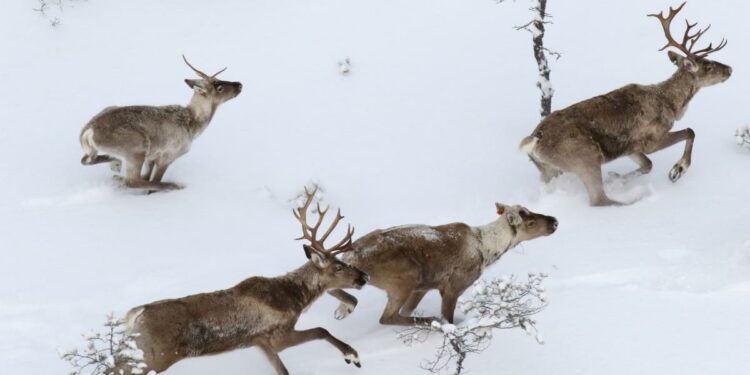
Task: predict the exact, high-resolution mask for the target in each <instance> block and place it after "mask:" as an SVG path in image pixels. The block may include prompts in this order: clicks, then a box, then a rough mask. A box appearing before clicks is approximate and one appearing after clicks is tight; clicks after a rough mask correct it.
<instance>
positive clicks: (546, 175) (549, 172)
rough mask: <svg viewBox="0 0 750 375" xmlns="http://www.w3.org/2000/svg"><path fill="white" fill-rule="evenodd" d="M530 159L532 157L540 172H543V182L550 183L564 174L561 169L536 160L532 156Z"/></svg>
mask: <svg viewBox="0 0 750 375" xmlns="http://www.w3.org/2000/svg"><path fill="white" fill-rule="evenodd" d="M529 159H531V162H532V163H534V165H535V166H536V168H537V169H538V170H539V173H541V174H542V182H544V183H545V184H548V183H549V182H550V181H552V179H553V178H555V177H557V176H559V175H561V174H562V171H561V170H559V169H557V168H553V167H551V166H549V165H547V164H544V163H541V162H539V161H536V160H535V159H534V158H532V157H531V156H529Z"/></svg>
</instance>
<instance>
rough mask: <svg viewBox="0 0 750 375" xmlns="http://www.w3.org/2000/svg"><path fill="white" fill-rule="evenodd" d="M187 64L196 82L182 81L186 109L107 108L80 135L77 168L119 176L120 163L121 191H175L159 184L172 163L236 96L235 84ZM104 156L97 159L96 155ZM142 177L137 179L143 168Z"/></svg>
mask: <svg viewBox="0 0 750 375" xmlns="http://www.w3.org/2000/svg"><path fill="white" fill-rule="evenodd" d="M182 58H183V60H185V64H187V65H188V66H189V67H190V68H191V69H193V71H195V73H197V74H198V76H199V77H201V79H186V80H185V83H187V85H188V86H189V87H190V88H191V89H193V91H194V94H193V98H192V99H191V100H190V104H189V105H188V106H187V107H183V106H179V105H168V106H163V107H153V106H128V107H108V108H106V109H104V110H103V111H101V112H100V113H99V114H98V115H96V116H94V118H92V119H91V121H89V123H88V124H86V126H84V127H83V129H82V130H81V136H80V141H81V147H82V148H83V151H84V153H85V155H84V156H83V158H82V159H81V164H83V165H93V164H99V163H110V167H111V168H112V170H114V171H118V172H119V171H120V168H121V165H122V161H125V165H126V174H125V179H124V180H125V185H126V186H128V187H132V188H142V189H148V190H151V191H158V190H173V189H180V188H181V187H182V186H180V185H178V184H175V183H172V182H162V181H161V179H162V177H163V176H164V173H165V172H166V171H167V168H168V167H169V165H170V164H172V162H174V161H175V160H176V159H177V158H179V157H180V156H182V155H184V154H185V153H187V152H188V150H190V144H191V143H192V142H193V140H194V139H195V138H196V137H198V136H199V135H200V134H201V133H202V132H203V130H205V129H206V127H207V126H208V123H209V122H211V118H213V116H214V113H215V112H216V109H217V108H218V107H219V105H220V104H222V103H224V102H226V101H228V100H230V99H232V98H235V97H236V96H237V95H239V94H240V92H241V91H242V84H241V83H239V82H228V81H221V80H219V79H217V78H216V76H217V75H219V73H221V72H223V71H224V70H226V68H224V69H222V70H220V71H219V72H218V73H215V74H214V75H212V76H209V75H208V74H206V73H203V72H201V71H200V70H198V69H196V68H194V67H193V66H192V65H190V63H189V62H188V61H187V59H186V58H185V56H182ZM100 152H101V153H104V155H99V153H100ZM144 165H146V172H145V174H144V175H141V172H142V169H143V166H144Z"/></svg>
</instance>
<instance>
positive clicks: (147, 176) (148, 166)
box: [143, 160, 156, 181]
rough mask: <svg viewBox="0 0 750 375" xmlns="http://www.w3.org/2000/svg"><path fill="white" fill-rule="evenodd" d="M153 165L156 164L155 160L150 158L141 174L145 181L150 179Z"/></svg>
mask: <svg viewBox="0 0 750 375" xmlns="http://www.w3.org/2000/svg"><path fill="white" fill-rule="evenodd" d="M154 165H156V161H154V160H151V161H149V162H148V163H146V173H145V174H143V179H144V180H146V181H151V176H152V175H153V173H154Z"/></svg>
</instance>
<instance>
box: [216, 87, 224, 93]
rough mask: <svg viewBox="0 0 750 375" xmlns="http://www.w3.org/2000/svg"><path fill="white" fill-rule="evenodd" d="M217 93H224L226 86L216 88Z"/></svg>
mask: <svg viewBox="0 0 750 375" xmlns="http://www.w3.org/2000/svg"><path fill="white" fill-rule="evenodd" d="M216 91H218V92H222V91H224V86H222V85H218V86H216Z"/></svg>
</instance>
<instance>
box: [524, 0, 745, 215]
mask: <svg viewBox="0 0 750 375" xmlns="http://www.w3.org/2000/svg"><path fill="white" fill-rule="evenodd" d="M683 6H685V3H683V4H682V5H681V6H680V7H679V8H677V10H675V9H672V8H670V10H669V16H667V17H664V16H663V13H660V14H658V15H656V14H651V15H650V16H652V17H657V18H658V19H659V21H660V23H661V26H662V28H663V29H664V35H665V36H666V38H667V42H668V43H667V45H666V46H664V48H662V50H664V49H666V48H667V47H674V48H676V49H678V50H679V51H680V52H682V53H683V54H684V56H682V55H679V54H677V53H675V52H672V51H669V53H668V55H669V59H670V60H671V61H672V62H673V63H674V64H675V65H677V72H675V73H674V74H673V75H672V77H671V78H669V79H668V80H666V81H664V82H662V83H659V84H655V85H648V86H644V85H635V84H631V85H627V86H625V87H622V88H620V89H617V90H615V91H612V92H610V93H608V94H605V95H601V96H597V97H595V98H592V99H588V100H585V101H582V102H580V103H577V104H574V105H572V106H570V107H568V108H565V109H562V110H559V111H555V112H553V113H552V114H550V115H549V116H548V117H546V118H545V119H544V120H543V121H542V122H541V123H540V124H539V125H538V126H537V127H536V129H535V130H534V132H533V133H532V134H531V135H530V136H528V137H526V138H524V139H523V140H522V141H521V145H520V148H521V150H522V151H524V152H525V153H527V154H528V155H529V157H530V158H531V161H532V162H533V163H534V164H535V165H536V167H537V168H538V169H539V171H540V172H541V174H542V180H543V181H544V182H549V181H550V180H551V179H552V178H554V177H556V176H558V175H559V174H561V173H562V172H570V173H574V174H576V175H577V176H578V177H579V178H580V179H581V181H583V183H584V185H586V190H587V192H588V196H589V202H590V203H591V205H593V206H605V205H612V204H621V203H620V202H616V201H613V200H611V199H610V198H609V197H607V195H606V194H605V193H604V187H603V182H602V164H604V163H607V162H610V161H612V160H615V159H617V158H620V157H622V156H628V157H629V158H630V159H632V160H633V161H634V162H636V163H637V164H638V166H639V167H640V168H638V169H637V170H635V171H633V172H630V173H628V174H627V175H626V177H632V176H637V175H641V174H645V173H648V172H650V171H651V166H652V163H651V160H649V158H648V157H647V156H646V155H647V154H651V153H654V152H657V151H659V150H662V149H665V148H667V147H669V146H672V145H674V144H676V143H678V142H682V141H685V150H684V152H683V155H682V158H680V160H679V161H677V163H676V164H675V165H674V167H672V169H671V170H670V171H669V179H670V180H671V181H672V182H675V181H677V180H678V179H679V178H680V177H681V176H682V175H683V174H685V173H686V172H687V169H688V167H690V162H691V156H692V151H693V140H694V139H695V132H693V129H690V128H687V129H684V130H680V131H676V132H670V130H671V129H672V126H674V122H675V121H678V120H680V119H681V118H682V116H683V115H684V114H685V112H686V111H687V107H688V103H689V102H690V100H691V99H692V98H693V96H694V95H695V94H696V93H697V92H698V90H699V89H701V88H702V87H706V86H711V85H715V84H718V83H721V82H724V81H726V80H727V79H729V76H731V75H732V68H731V67H729V66H727V65H724V64H721V63H719V62H716V61H711V60H708V59H706V56H708V55H709V54H711V53H714V52H716V51H718V50H720V49H722V48H724V46H726V41H724V40H723V41H722V42H721V43H719V45H718V46H716V48H714V47H713V45H712V44H709V45H708V47H706V48H704V49H701V50H698V51H693V47H694V46H695V43H696V42H697V41H698V39H699V38H700V37H701V36H702V35H703V34H704V33H705V32H706V31H708V28H706V29H704V30H698V31H697V32H695V33H694V34H692V35H691V34H690V31H691V29H692V28H693V27H695V25H696V24H691V23H689V22H688V25H687V30H685V34H684V36H683V38H682V42H681V43H678V42H677V41H676V40H675V39H674V38H673V37H672V35H671V32H670V25H671V23H672V20H673V19H674V17H675V15H677V13H678V12H679V11H680V10H682V7H683ZM709 28H710V26H709Z"/></svg>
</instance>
